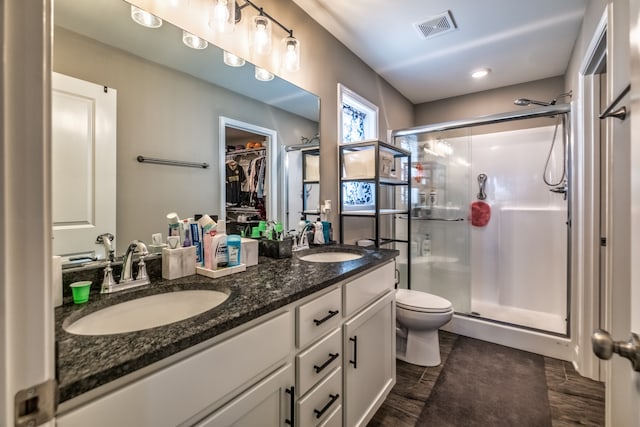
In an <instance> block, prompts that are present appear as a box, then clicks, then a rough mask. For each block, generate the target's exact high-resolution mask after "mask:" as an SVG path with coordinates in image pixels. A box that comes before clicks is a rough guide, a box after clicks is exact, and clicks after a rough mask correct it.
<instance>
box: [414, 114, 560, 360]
mask: <svg viewBox="0 0 640 427" xmlns="http://www.w3.org/2000/svg"><path fill="white" fill-rule="evenodd" d="M554 128H555V126H554V125H550V126H545V127H537V128H531V129H524V130H515V131H505V132H498V133H490V134H478V135H473V136H471V137H470V138H466V137H465V138H457V139H458V140H460V139H462V140H463V141H462V143H464V140H466V141H470V143H469V145H470V150H471V151H470V159H469V160H470V162H469V163H471V166H470V170H469V168H466V169H467V170H466V171H464V170H463V169H464V168H459V167H456V168H450V170H449V177H448V179H449V180H450V181H449V185H448V187H449V188H448V191H449V192H451V190H450V188H451V186H452V185H453V186H455V185H456V184H455V183H453V182H456V183H457V184H458V185H460V184H462V185H467V183H468V185H469V186H470V188H469V194H470V197H471V200H470V201H473V200H476V195H477V193H478V186H477V181H476V177H477V176H478V175H479V174H480V173H484V174H486V175H488V180H487V185H486V188H485V192H486V193H487V199H486V202H488V203H489V204H490V205H491V208H492V217H491V220H490V222H489V224H488V225H487V226H486V227H474V226H471V225H468V227H470V228H471V229H470V231H469V234H468V235H467V236H468V237H467V239H469V252H468V253H466V254H465V253H457V254H451V253H450V252H447V256H449V257H452V256H453V257H455V258H458V260H459V263H457V264H452V265H450V266H449V267H448V268H447V269H446V270H448V272H447V273H445V274H444V275H433V274H432V276H431V277H432V278H433V279H436V278H438V279H440V278H444V277H448V278H451V277H454V278H456V277H457V279H454V280H455V281H456V282H458V283H455V284H454V283H442V282H440V280H434V282H439V283H430V284H427V283H424V284H425V285H427V286H426V287H425V288H424V289H422V290H425V291H427V292H432V293H435V294H437V295H441V296H443V297H445V298H448V299H450V300H451V301H452V303H453V305H454V308H456V311H457V312H463V313H464V312H478V313H480V316H481V317H482V318H487V319H492V320H498V321H502V322H506V323H510V324H513V325H521V326H526V327H530V328H536V329H541V330H545V331H550V332H554V333H559V334H565V333H566V324H565V322H566V319H567V318H568V314H567V289H568V286H567V228H566V220H567V202H566V201H564V199H563V196H562V194H557V193H552V192H550V191H549V187H547V186H546V185H545V184H544V182H543V179H542V175H543V170H544V165H545V161H546V158H547V153H548V151H549V148H550V146H551V140H552V137H553V133H554ZM471 131H473V128H472V129H471ZM561 138H562V134H561V127H559V129H558V135H557V142H556V145H555V147H554V152H553V154H552V156H551V159H550V163H549V166H550V170H551V171H553V172H552V174H551V179H552V181H553V182H556V181H558V180H559V178H560V173H559V171H560V170H561V167H562V152H561V149H562V142H561ZM449 141H450V142H451V143H452V145H454V146H455V145H456V144H460V143H461V142H460V141H455V140H454V139H450V140H449ZM463 183H464V184H463ZM454 191H459V190H454ZM465 208H466V209H468V207H465ZM463 212H464V208H463ZM458 224H460V225H462V224H465V225H466V224H467V223H466V222H465V223H458ZM451 225H452V224H444V223H443V224H433V227H432V228H433V230H434V236H432V238H433V239H434V241H433V247H434V255H438V247H439V246H440V245H439V244H438V243H439V242H438V241H437V240H438V238H439V237H440V236H439V234H440V233H439V232H438V229H440V228H443V229H444V228H445V227H448V228H447V231H446V233H443V235H442V238H444V239H461V238H463V239H464V236H465V233H464V232H463V231H462V229H458V228H459V227H458V228H455V229H453V228H452V227H451ZM440 243H442V244H445V245H446V241H445V242H440ZM440 248H444V246H440ZM414 261H419V259H416V260H412V264H414ZM454 266H456V267H457V269H454V268H453V267H454ZM415 267H418V268H417V270H419V269H420V267H419V266H418V265H415V264H414V271H415V270H416V269H415ZM416 273H417V272H416ZM431 273H434V271H433V270H432V272H431ZM414 274H415V273H414ZM437 276H440V277H437ZM413 277H420V275H419V274H416V276H413ZM465 280H466V282H467V283H464V282H465ZM412 282H413V283H414V284H415V285H417V286H412V287H413V288H414V289H419V290H420V289H421V286H420V283H416V280H412ZM469 282H470V283H469ZM443 329H445V330H449V331H451V332H456V333H460V334H464V335H467V336H472V337H475V338H479V339H484V340H487V341H491V342H496V343H498V344H503V345H509V346H511V347H515V348H520V349H523V350H527V351H533V352H536V353H540V354H544V355H547V356H551V357H557V358H560V359H564V360H570V358H571V352H570V349H569V344H570V340H569V339H566V338H563V337H557V336H553V335H549V334H545V333H540V332H536V331H531V330H526V329H522V328H519V327H514V326H510V325H507V324H499V323H493V322H487V321H484V320H482V319H481V318H474V317H467V316H460V315H456V316H454V319H453V320H452V321H451V322H450V323H449V324H448V325H446V326H445V327H444V328H443Z"/></svg>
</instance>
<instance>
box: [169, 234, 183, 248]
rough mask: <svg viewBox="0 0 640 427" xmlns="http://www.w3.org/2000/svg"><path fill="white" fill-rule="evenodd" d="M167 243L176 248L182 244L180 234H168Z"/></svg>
mask: <svg viewBox="0 0 640 427" xmlns="http://www.w3.org/2000/svg"><path fill="white" fill-rule="evenodd" d="M167 243H168V244H169V247H170V248H171V249H176V248H177V247H178V245H179V244H180V236H167Z"/></svg>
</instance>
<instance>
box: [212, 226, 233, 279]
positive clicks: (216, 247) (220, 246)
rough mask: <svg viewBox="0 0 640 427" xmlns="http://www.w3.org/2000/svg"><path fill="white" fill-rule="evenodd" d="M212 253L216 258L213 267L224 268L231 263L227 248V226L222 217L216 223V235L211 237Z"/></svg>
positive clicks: (215, 268)
mask: <svg viewBox="0 0 640 427" xmlns="http://www.w3.org/2000/svg"><path fill="white" fill-rule="evenodd" d="M211 254H212V256H213V258H214V260H213V262H212V266H211V267H212V269H214V270H217V269H218V268H224V267H226V266H227V264H228V263H229V252H228V250H227V227H226V224H225V221H224V220H223V219H221V220H220V221H218V224H217V225H216V235H215V236H213V239H211Z"/></svg>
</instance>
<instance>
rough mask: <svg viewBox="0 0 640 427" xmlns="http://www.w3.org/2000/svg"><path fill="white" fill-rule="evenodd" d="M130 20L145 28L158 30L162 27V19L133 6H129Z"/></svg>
mask: <svg viewBox="0 0 640 427" xmlns="http://www.w3.org/2000/svg"><path fill="white" fill-rule="evenodd" d="M131 19H133V20H134V21H135V22H136V23H138V24H140V25H142V26H143V27H147V28H158V27H160V26H162V19H160V18H158V17H157V16H154V15H152V14H150V13H149V12H147V11H146V10H142V9H140V8H138V7H135V6H134V5H131Z"/></svg>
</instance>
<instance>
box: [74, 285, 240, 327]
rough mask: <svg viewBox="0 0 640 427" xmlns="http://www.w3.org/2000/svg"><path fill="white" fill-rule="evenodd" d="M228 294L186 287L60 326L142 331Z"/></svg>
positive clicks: (214, 303)
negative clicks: (182, 289) (183, 289)
mask: <svg viewBox="0 0 640 427" xmlns="http://www.w3.org/2000/svg"><path fill="white" fill-rule="evenodd" d="M227 298H229V294H228V293H226V292H220V291H214V290H185V291H176V292H167V293H163V294H157V295H151V296H148V297H142V298H138V299H134V300H130V301H125V302H121V303H119V304H115V305H112V306H110V307H106V308H103V309H102V310H98V311H96V312H94V313H91V314H87V315H86V316H84V317H81V318H80V319H78V320H76V321H74V322H72V323H71V324H69V325H67V326H63V328H64V329H65V330H66V331H67V332H69V333H71V334H75V335H110V334H120V333H124V332H133V331H141V330H144V329H149V328H155V327H156V326H162V325H168V324H169V323H173V322H178V321H180V320H185V319H188V318H189V317H193V316H196V315H198V314H201V313H204V312H205V311H207V310H211V309H212V308H214V307H217V306H218V305H220V304H222V303H223V302H224V301H225V300H226V299H227Z"/></svg>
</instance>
